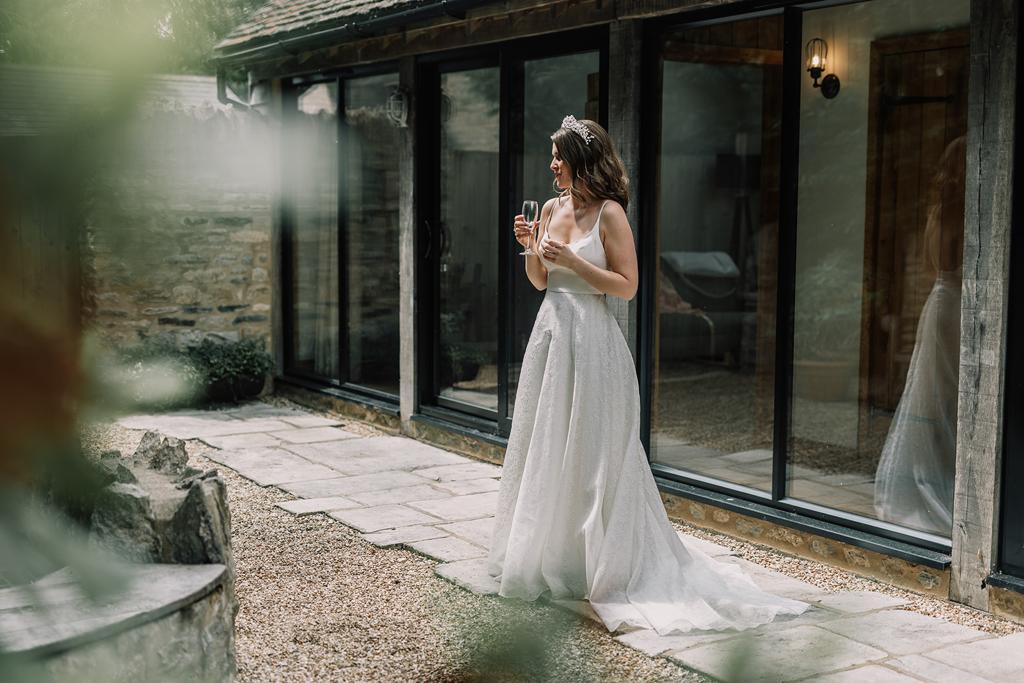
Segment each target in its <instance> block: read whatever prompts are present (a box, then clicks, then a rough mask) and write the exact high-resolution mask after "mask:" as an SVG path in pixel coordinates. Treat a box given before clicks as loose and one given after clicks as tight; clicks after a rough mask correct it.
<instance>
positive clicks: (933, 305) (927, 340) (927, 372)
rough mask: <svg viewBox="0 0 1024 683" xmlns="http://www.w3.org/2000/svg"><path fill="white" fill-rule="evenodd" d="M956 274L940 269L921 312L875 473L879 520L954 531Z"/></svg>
mask: <svg viewBox="0 0 1024 683" xmlns="http://www.w3.org/2000/svg"><path fill="white" fill-rule="evenodd" d="M961 278H962V273H961V271H959V270H957V271H939V273H938V277H937V278H936V279H935V284H934V285H933V286H932V290H931V292H930V293H929V294H928V298H927V299H926V300H925V302H924V307H923V308H922V309H921V317H920V318H919V319H918V323H917V332H916V335H915V340H914V350H913V351H912V352H911V354H910V367H909V368H908V369H907V382H906V384H905V385H904V387H903V395H902V396H900V400H899V403H898V404H897V405H896V412H895V414H894V415H893V418H892V424H891V425H890V427H889V433H888V435H887V436H886V438H885V445H884V446H883V447H882V455H881V458H880V459H879V461H878V469H877V470H876V472H875V512H876V514H877V515H878V518H879V519H883V520H885V521H887V522H894V523H896V524H902V525H904V526H909V527H911V528H914V529H919V530H921V531H928V532H931V533H936V534H940V535H942V536H949V535H950V534H951V533H952V530H953V480H954V476H953V475H954V471H955V469H956V409H957V398H958V396H957V382H958V378H959V374H960V368H959V362H960V298H961V294H960V282H961Z"/></svg>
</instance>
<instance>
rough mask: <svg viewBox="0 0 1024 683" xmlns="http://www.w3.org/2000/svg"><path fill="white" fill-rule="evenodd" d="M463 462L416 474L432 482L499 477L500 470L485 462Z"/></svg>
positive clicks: (431, 468)
mask: <svg viewBox="0 0 1024 683" xmlns="http://www.w3.org/2000/svg"><path fill="white" fill-rule="evenodd" d="M466 460H468V458H463V462H462V463H461V464H458V465H442V466H440V467H428V468H425V469H421V470H416V474H418V475H419V476H421V477H426V478H427V479H432V480H434V481H458V480H460V479H479V478H481V477H500V476H501V468H500V467H498V466H497V465H492V464H490V463H486V462H465V461H466Z"/></svg>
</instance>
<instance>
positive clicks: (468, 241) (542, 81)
mask: <svg viewBox="0 0 1024 683" xmlns="http://www.w3.org/2000/svg"><path fill="white" fill-rule="evenodd" d="M606 40H607V38H606V33H605V32H604V31H599V32H587V33H586V34H583V35H577V36H572V37H570V38H567V39H566V40H564V41H562V42H561V43H559V45H558V47H557V50H558V52H552V50H551V41H543V42H537V41H528V42H526V43H518V44H514V45H509V46H502V47H499V48H495V49H491V50H487V51H474V52H473V53H472V54H470V55H469V56H468V57H467V56H466V54H465V53H463V54H461V55H459V56H458V57H456V58H452V59H447V58H445V56H443V55H442V56H439V57H437V58H431V59H427V60H424V62H423V63H422V64H421V69H420V72H419V76H418V80H419V91H418V93H417V100H418V102H419V109H418V119H419V122H420V128H419V129H418V131H417V140H418V149H419V153H418V155H419V165H418V179H417V201H418V206H419V207H420V216H421V219H420V221H419V225H418V229H419V235H418V240H419V253H420V257H421V260H420V268H419V272H420V275H419V280H418V283H419V286H420V291H421V292H424V294H423V295H422V296H421V297H420V298H419V301H420V302H421V306H420V309H419V311H420V316H419V324H420V333H421V339H424V340H425V343H424V344H422V345H421V354H420V357H419V359H418V360H419V363H420V368H421V372H420V376H421V378H423V379H422V385H421V387H420V403H421V408H422V410H423V412H426V413H431V412H436V413H437V414H438V416H440V417H443V418H444V419H446V420H449V421H454V422H464V423H466V424H468V425H471V426H473V427H475V428H478V429H482V430H485V431H490V432H493V433H496V434H507V433H508V428H509V426H510V423H511V415H512V412H513V408H514V405H515V388H516V384H517V381H518V374H519V366H520V364H521V362H522V354H523V352H524V350H525V347H526V341H527V339H528V338H529V334H530V331H531V329H532V326H533V321H534V318H535V316H536V313H537V309H538V307H539V305H540V301H541V299H542V297H543V293H542V292H539V291H537V290H536V289H534V287H533V286H532V285H531V284H530V283H529V281H528V280H527V278H526V276H525V272H524V265H525V264H524V261H523V260H522V257H520V256H518V255H517V252H519V251H521V248H520V247H519V245H518V243H516V242H515V239H514V237H513V234H512V219H513V217H514V216H515V214H517V213H519V212H520V210H521V206H522V202H523V200H524V199H535V200H537V201H538V202H539V203H541V204H543V203H544V202H545V201H546V200H547V199H549V198H550V197H552V196H554V194H555V192H554V189H553V188H552V185H551V179H552V175H551V172H550V171H549V169H548V166H549V165H550V161H551V154H550V152H551V140H550V137H549V136H550V135H551V133H553V132H554V131H555V130H556V129H557V128H558V126H559V125H561V121H562V118H563V117H564V116H565V115H566V114H569V113H572V114H575V115H576V116H577V117H580V118H583V117H591V118H595V119H600V117H601V116H602V104H601V72H602V69H601V64H602V48H601V45H603V44H604V43H605V42H606ZM542 51H544V52H545V53H546V54H542V55H541V56H538V53H539V52H542Z"/></svg>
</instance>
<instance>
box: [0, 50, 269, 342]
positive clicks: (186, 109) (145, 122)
mask: <svg viewBox="0 0 1024 683" xmlns="http://www.w3.org/2000/svg"><path fill="white" fill-rule="evenodd" d="M112 86H113V81H112V79H111V77H110V75H109V74H107V73H104V72H101V71H98V70H94V69H72V68H54V67H44V66H28V65H13V64H7V65H3V66H2V67H0V149H2V150H4V151H5V154H4V156H5V161H11V162H12V163H14V160H17V159H21V158H36V157H38V156H40V153H39V151H38V148H39V146H40V145H41V144H52V141H53V140H55V139H60V138H59V136H60V131H61V130H62V127H63V126H66V125H67V124H68V121H69V119H71V118H72V117H74V116H75V114H76V112H79V111H81V110H83V109H84V110H87V109H88V108H89V107H92V106H93V105H94V104H95V103H96V102H99V101H102V100H103V98H105V97H109V96H110V93H111V89H112ZM267 123H268V122H267V121H266V120H265V119H264V118H263V117H261V116H259V115H257V114H255V113H253V112H249V111H245V110H235V109H232V108H231V107H229V106H227V105H225V104H222V103H221V102H220V101H219V100H218V99H217V87H216V79H215V78H213V77H212V76H189V75H159V76H153V77H151V78H149V79H148V81H147V82H146V83H145V84H144V85H143V87H142V90H141V92H140V93H139V97H138V101H137V106H135V107H134V108H133V110H132V115H131V116H130V117H129V118H128V119H127V121H126V125H124V126H123V127H122V128H121V129H120V131H119V135H118V136H117V138H116V140H115V141H113V143H112V144H111V145H110V146H109V147H108V149H109V150H110V152H109V158H107V159H104V160H103V161H102V162H101V164H100V166H101V168H102V169H103V171H104V172H103V173H101V174H99V175H98V176H97V177H95V178H93V179H92V181H91V183H90V185H89V190H90V192H91V193H92V196H91V198H90V199H91V201H90V202H89V203H88V208H87V209H86V215H82V216H71V215H63V213H62V214H61V215H58V212H56V211H55V210H54V206H53V197H52V196H50V195H49V194H48V192H49V190H50V188H47V187H38V188H33V189H34V192H32V193H24V195H23V198H24V200H25V205H24V206H20V207H13V209H14V211H15V213H16V214H17V215H18V216H21V218H20V219H18V218H17V216H16V217H15V219H14V220H12V221H11V225H13V226H16V230H17V231H18V234H17V235H15V236H14V239H13V242H14V244H15V251H17V253H18V257H17V258H15V259H14V260H13V263H16V264H17V270H18V271H19V273H20V280H21V281H22V288H23V291H22V292H21V295H22V296H23V297H25V298H27V299H37V300H38V301H39V302H40V303H42V302H45V304H46V307H48V308H66V309H67V311H68V315H70V316H72V317H76V316H79V315H82V316H84V318H85V319H87V320H88V321H89V322H90V324H91V326H92V327H93V328H94V329H96V330H98V331H99V333H100V334H101V335H102V337H103V338H104V339H106V340H107V341H109V342H111V343H114V344H119V345H123V344H130V343H135V342H138V341H139V340H141V339H144V338H149V337H156V336H161V335H166V336H170V337H171V338H173V339H175V340H178V341H189V340H195V339H198V338H201V337H203V336H206V335H209V334H213V335H216V336H219V337H223V338H225V339H231V340H237V339H239V338H240V337H242V336H257V337H264V338H269V335H270V301H271V297H270V277H269V273H270V270H271V268H270V227H271V214H270V209H271V193H270V188H271V186H272V182H271V179H272V177H273V174H272V170H273V169H272V166H271V159H272V158H273V149H271V148H270V147H269V146H268V144H267V141H268V140H270V138H269V137H268V132H269V129H268V127H267ZM34 148H36V149H35V150H34ZM58 156H59V155H58ZM5 167H6V164H0V168H2V169H3V170H4V171H6V172H8V173H12V174H13V173H16V172H17V169H16V168H13V167H12V168H5ZM35 257H38V258H35ZM58 298H60V299H61V300H64V299H66V300H67V303H66V305H64V306H60V307H58V306H57V305H56V304H55V301H56V300H57V299H58Z"/></svg>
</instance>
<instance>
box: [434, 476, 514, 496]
mask: <svg viewBox="0 0 1024 683" xmlns="http://www.w3.org/2000/svg"><path fill="white" fill-rule="evenodd" d="M434 486H436V487H438V488H441V489H444V490H445V491H448V492H450V493H452V494H453V495H456V496H464V495H466V494H467V493H486V492H488V491H497V490H498V488H499V487H500V486H501V482H500V481H499V480H498V479H491V478H481V479H457V480H455V481H439V482H437V483H435V484H434Z"/></svg>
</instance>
